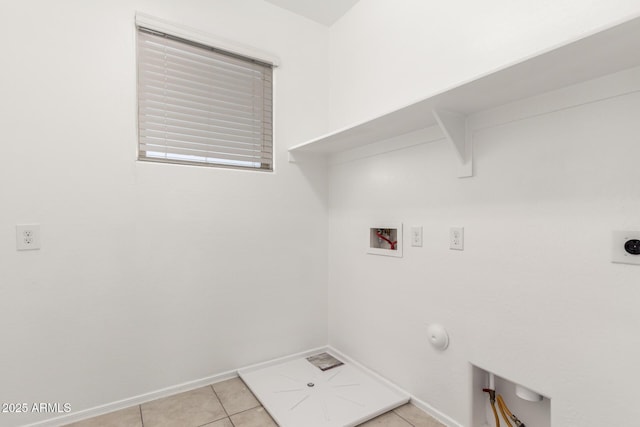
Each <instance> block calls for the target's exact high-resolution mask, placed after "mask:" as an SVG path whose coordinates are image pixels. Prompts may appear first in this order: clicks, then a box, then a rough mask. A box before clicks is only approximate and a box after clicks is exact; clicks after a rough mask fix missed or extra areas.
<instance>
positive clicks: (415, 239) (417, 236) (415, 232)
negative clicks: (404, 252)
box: [411, 227, 422, 247]
mask: <svg viewBox="0 0 640 427" xmlns="http://www.w3.org/2000/svg"><path fill="white" fill-rule="evenodd" d="M411 246H419V247H420V246H422V227H411Z"/></svg>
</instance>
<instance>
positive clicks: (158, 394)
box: [25, 346, 463, 427]
mask: <svg viewBox="0 0 640 427" xmlns="http://www.w3.org/2000/svg"><path fill="white" fill-rule="evenodd" d="M323 351H326V352H328V353H330V354H331V355H333V356H335V357H337V358H338V359H341V360H343V361H345V362H348V363H351V364H352V365H355V366H357V367H358V368H359V369H362V370H363V371H365V372H367V373H368V374H370V375H371V376H372V377H374V378H376V379H377V380H378V381H380V382H382V383H383V384H386V385H387V386H389V387H391V388H393V389H395V390H397V391H399V392H400V393H403V394H407V395H408V396H410V398H411V403H413V404H414V405H415V406H417V407H418V408H420V409H422V410H423V411H425V412H426V413H428V414H429V415H431V416H432V417H433V418H435V419H436V420H438V421H440V422H441V423H443V424H445V425H447V426H449V427H463V426H462V424H459V423H457V422H456V421H454V420H453V419H451V418H450V417H448V416H447V415H445V414H443V413H442V412H440V411H438V410H436V409H435V408H434V407H432V406H431V405H429V404H428V403H426V402H423V401H422V400H420V399H418V398H416V397H415V396H413V395H412V394H411V393H408V392H407V391H405V390H404V389H402V388H400V387H398V386H397V385H396V384H394V383H393V382H391V381H389V380H387V379H386V378H384V377H382V376H381V375H379V374H377V373H376V372H374V371H372V370H371V369H369V368H367V367H365V366H363V365H362V364H361V363H359V362H357V361H356V360H354V359H352V358H351V357H349V356H347V355H346V354H344V353H342V352H341V351H340V350H337V349H335V348H333V347H331V346H324V347H318V348H314V349H310V350H306V351H303V352H300V353H296V354H292V355H289V356H284V357H280V358H277V359H273V360H269V361H266V362H262V363H257V364H254V365H249V366H246V367H244V368H240V369H237V370H232V371H227V372H223V373H220V374H216V375H212V376H209V377H205V378H201V379H198V380H194V381H189V382H186V383H182V384H178V385H175V386H171V387H166V388H163V389H160V390H156V391H152V392H149V393H144V394H141V395H138V396H134V397H130V398H127V399H123V400H119V401H116V402H112V403H107V404H105V405H100V406H96V407H93V408H89V409H85V410H82V411H78V412H74V413H70V414H66V415H63V416H60V417H56V418H51V419H48V420H44V421H39V422H36V423H33V424H28V425H26V426H25V427H57V426H60V425H64V424H69V423H73V422H76V421H81V420H85V419H88V418H93V417H97V416H99V415H103V414H107V413H109V412H113V411H118V410H120V409H125V408H129V407H131V406H135V405H140V404H143V403H146V402H150V401H152V400H156V399H160V398H163V397H168V396H172V395H174V394H177V393H183V392H185V391H190V390H194V389H197V388H200V387H204V386H207V385H210V384H214V383H217V382H220V381H225V380H228V379H231V378H235V377H237V376H238V373H240V372H250V371H254V370H256V369H261V368H266V367H268V366H273V365H276V364H279V363H284V362H288V361H290V360H295V359H299V358H302V357H308V356H312V355H314V354H317V353H320V352H323Z"/></svg>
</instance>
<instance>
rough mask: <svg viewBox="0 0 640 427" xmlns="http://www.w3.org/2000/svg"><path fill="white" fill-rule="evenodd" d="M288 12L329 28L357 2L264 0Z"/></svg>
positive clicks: (342, 0)
mask: <svg viewBox="0 0 640 427" xmlns="http://www.w3.org/2000/svg"><path fill="white" fill-rule="evenodd" d="M265 1H267V2H269V3H271V4H274V5H276V6H278V7H281V8H283V9H287V10H289V11H290V12H293V13H297V14H298V15H302V16H304V17H306V18H309V19H312V20H314V21H316V22H318V23H320V24H323V25H326V26H331V25H333V23H334V22H336V21H337V20H338V19H339V18H340V17H341V16H342V15H344V14H345V13H346V12H347V11H348V10H349V9H351V8H352V7H353V5H354V4H356V3H358V1H359V0H265Z"/></svg>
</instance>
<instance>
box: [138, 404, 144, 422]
mask: <svg viewBox="0 0 640 427" xmlns="http://www.w3.org/2000/svg"><path fill="white" fill-rule="evenodd" d="M138 411H139V412H140V425H141V426H142V427H144V418H143V417H142V405H138Z"/></svg>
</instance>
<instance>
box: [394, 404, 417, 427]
mask: <svg viewBox="0 0 640 427" xmlns="http://www.w3.org/2000/svg"><path fill="white" fill-rule="evenodd" d="M392 411H393V413H394V414H396V415H397V416H398V417H400V418H401V419H402V420H403V421H404V422H406V423H407V424H409V425H410V426H411V427H416V426H415V424H413V423H412V422H411V421H409V420H408V419H406V418H405V417H403V416H402V415H400V414H399V413H397V412H396V409H395V408H394V409H392Z"/></svg>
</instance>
